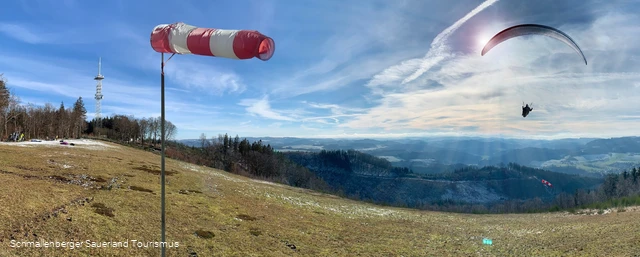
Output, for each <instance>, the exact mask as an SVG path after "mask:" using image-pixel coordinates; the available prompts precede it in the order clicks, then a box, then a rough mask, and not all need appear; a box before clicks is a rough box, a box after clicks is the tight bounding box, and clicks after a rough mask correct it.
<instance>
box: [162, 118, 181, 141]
mask: <svg viewBox="0 0 640 257" xmlns="http://www.w3.org/2000/svg"><path fill="white" fill-rule="evenodd" d="M164 133H165V137H166V140H167V141H170V140H173V139H174V138H175V137H176V134H177V133H178V129H177V128H176V126H175V125H173V123H171V121H168V120H167V121H165V128H164Z"/></svg>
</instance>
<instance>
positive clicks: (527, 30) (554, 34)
mask: <svg viewBox="0 0 640 257" xmlns="http://www.w3.org/2000/svg"><path fill="white" fill-rule="evenodd" d="M526 35H544V36H548V37H551V38H555V39H557V40H560V41H562V42H564V43H565V44H567V45H569V46H570V47H571V48H573V50H575V51H576V52H577V53H578V54H579V55H580V56H582V60H584V64H585V65H586V64H587V58H586V57H585V56H584V53H582V50H581V49H580V47H579V46H578V44H576V42H575V41H573V39H571V37H569V35H567V34H565V33H564V32H562V31H560V30H558V29H555V28H552V27H549V26H545V25H539V24H521V25H516V26H512V27H509V28H506V29H504V30H503V31H500V32H498V34H496V35H495V36H493V38H491V40H489V42H487V44H486V45H485V46H484V48H483V49H482V53H481V55H482V56H484V55H485V54H486V53H487V52H489V50H491V49H492V48H493V47H495V46H497V45H499V44H500V43H502V42H504V41H507V40H509V39H512V38H515V37H520V36H526Z"/></svg>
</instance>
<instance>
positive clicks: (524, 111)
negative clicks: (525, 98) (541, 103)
mask: <svg viewBox="0 0 640 257" xmlns="http://www.w3.org/2000/svg"><path fill="white" fill-rule="evenodd" d="M531 105H532V106H533V104H531ZM531 111H533V108H531V107H529V105H528V104H527V105H525V106H522V117H527V115H529V112H531Z"/></svg>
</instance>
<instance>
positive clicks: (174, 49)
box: [151, 22, 276, 61]
mask: <svg viewBox="0 0 640 257" xmlns="http://www.w3.org/2000/svg"><path fill="white" fill-rule="evenodd" d="M151 47H152V48H153V50H155V51H156V52H159V53H175V54H196V55H205V56H215V57H224V58H230V59H237V60H244V59H251V58H254V57H255V58H258V59H260V60H263V61H267V60H269V59H271V57H272V56H273V53H274V52H275V49H276V46H275V42H274V41H273V39H272V38H270V37H268V36H265V35H263V34H262V33H260V32H258V31H255V30H227V29H211V28H198V27H195V26H191V25H188V24H185V23H182V22H177V23H173V24H161V25H158V26H156V27H155V28H153V31H152V32H151Z"/></svg>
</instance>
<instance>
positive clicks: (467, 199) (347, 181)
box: [285, 150, 602, 208]
mask: <svg viewBox="0 0 640 257" xmlns="http://www.w3.org/2000/svg"><path fill="white" fill-rule="evenodd" d="M285 155H286V156H287V157H288V158H289V159H291V160H292V161H294V162H296V163H298V164H300V165H302V166H304V167H306V168H308V169H309V170H311V171H313V172H314V173H316V174H317V175H318V176H319V177H320V178H322V179H323V180H324V181H326V182H327V183H328V184H329V185H330V186H331V187H333V188H335V189H339V190H341V191H342V192H344V193H345V194H346V195H347V196H349V197H350V198H353V199H358V200H360V199H361V200H367V201H371V202H375V203H384V204H389V205H396V206H407V207H412V208H422V207H423V206H425V205H429V204H431V203H433V202H438V201H444V200H452V201H456V202H464V203H469V204H494V203H498V202H503V201H505V200H528V199H534V198H536V197H537V198H540V199H542V200H544V201H547V202H549V201H552V200H554V197H555V195H556V194H558V193H561V192H565V193H569V194H571V193H574V192H575V191H576V190H578V189H585V190H586V189H594V188H595V187H597V186H598V185H600V184H601V183H602V180H601V179H595V178H586V177H580V176H575V175H568V174H563V173H556V172H550V171H545V170H539V169H531V168H527V167H522V166H519V165H509V166H507V167H494V166H487V167H483V168H461V169H457V170H454V171H452V172H449V173H438V174H431V175H422V176H417V174H414V173H410V170H408V169H406V168H405V169H402V168H399V167H393V166H392V165H391V163H390V162H388V161H387V160H385V159H381V158H377V157H375V156H372V155H369V154H365V153H360V152H358V151H354V150H350V151H324V150H323V151H321V152H316V153H314V152H288V153H286V154H285ZM541 179H546V180H549V181H553V183H554V184H555V185H556V186H555V188H554V191H553V192H549V191H548V190H547V189H546V188H545V186H544V185H543V184H542V183H541V182H540V181H541Z"/></svg>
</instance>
